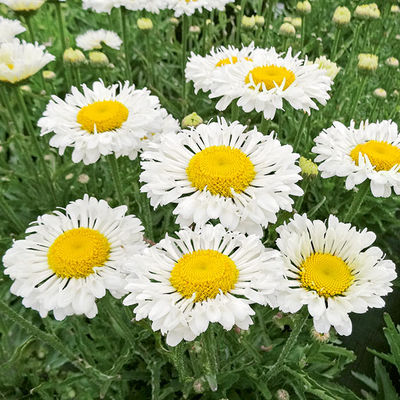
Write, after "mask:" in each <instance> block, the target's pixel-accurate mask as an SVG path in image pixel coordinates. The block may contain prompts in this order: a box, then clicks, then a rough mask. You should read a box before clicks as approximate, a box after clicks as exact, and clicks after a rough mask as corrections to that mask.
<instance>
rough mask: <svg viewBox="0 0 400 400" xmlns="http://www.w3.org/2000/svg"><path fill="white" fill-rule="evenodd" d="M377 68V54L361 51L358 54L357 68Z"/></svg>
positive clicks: (363, 69)
mask: <svg viewBox="0 0 400 400" xmlns="http://www.w3.org/2000/svg"><path fill="white" fill-rule="evenodd" d="M377 68H378V56H376V55H375V54H367V53H361V54H359V55H358V69H359V70H361V71H367V72H371V71H376V69H377Z"/></svg>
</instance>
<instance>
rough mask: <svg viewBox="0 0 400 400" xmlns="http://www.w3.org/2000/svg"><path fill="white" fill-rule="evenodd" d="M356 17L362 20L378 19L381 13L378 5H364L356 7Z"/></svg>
mask: <svg viewBox="0 0 400 400" xmlns="http://www.w3.org/2000/svg"><path fill="white" fill-rule="evenodd" d="M354 16H355V17H356V18H360V19H378V18H379V17H380V16H381V12H380V11H379V8H378V6H377V5H376V3H370V4H362V5H360V6H357V7H356V9H355V10H354Z"/></svg>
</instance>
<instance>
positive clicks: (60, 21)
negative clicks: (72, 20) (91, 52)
mask: <svg viewBox="0 0 400 400" xmlns="http://www.w3.org/2000/svg"><path fill="white" fill-rule="evenodd" d="M54 5H55V6H56V14H57V22H58V30H59V32H60V37H61V46H62V51H63V53H64V51H65V50H66V48H67V41H66V39H65V24H64V18H63V15H62V11H61V4H60V2H59V1H55V2H54Z"/></svg>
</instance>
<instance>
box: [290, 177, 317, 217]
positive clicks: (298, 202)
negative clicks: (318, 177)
mask: <svg viewBox="0 0 400 400" xmlns="http://www.w3.org/2000/svg"><path fill="white" fill-rule="evenodd" d="M312 179H313V178H312V177H305V179H304V180H303V181H302V182H303V185H302V189H303V192H304V194H303V196H300V197H298V198H297V200H296V202H295V204H294V209H295V210H296V212H297V213H298V214H300V212H301V206H302V205H303V202H304V197H305V196H306V194H307V190H308V187H309V186H310V182H311V180H312Z"/></svg>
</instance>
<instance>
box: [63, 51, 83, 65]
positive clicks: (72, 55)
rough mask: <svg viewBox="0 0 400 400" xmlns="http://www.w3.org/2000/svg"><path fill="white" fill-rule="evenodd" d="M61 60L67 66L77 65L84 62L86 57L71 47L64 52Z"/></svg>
mask: <svg viewBox="0 0 400 400" xmlns="http://www.w3.org/2000/svg"><path fill="white" fill-rule="evenodd" d="M63 60H64V62H65V63H67V64H75V65H79V64H83V63H85V62H86V57H85V55H84V54H83V53H82V52H81V51H80V50H79V49H76V50H74V49H73V48H72V47H69V48H68V49H65V51H64V54H63Z"/></svg>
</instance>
